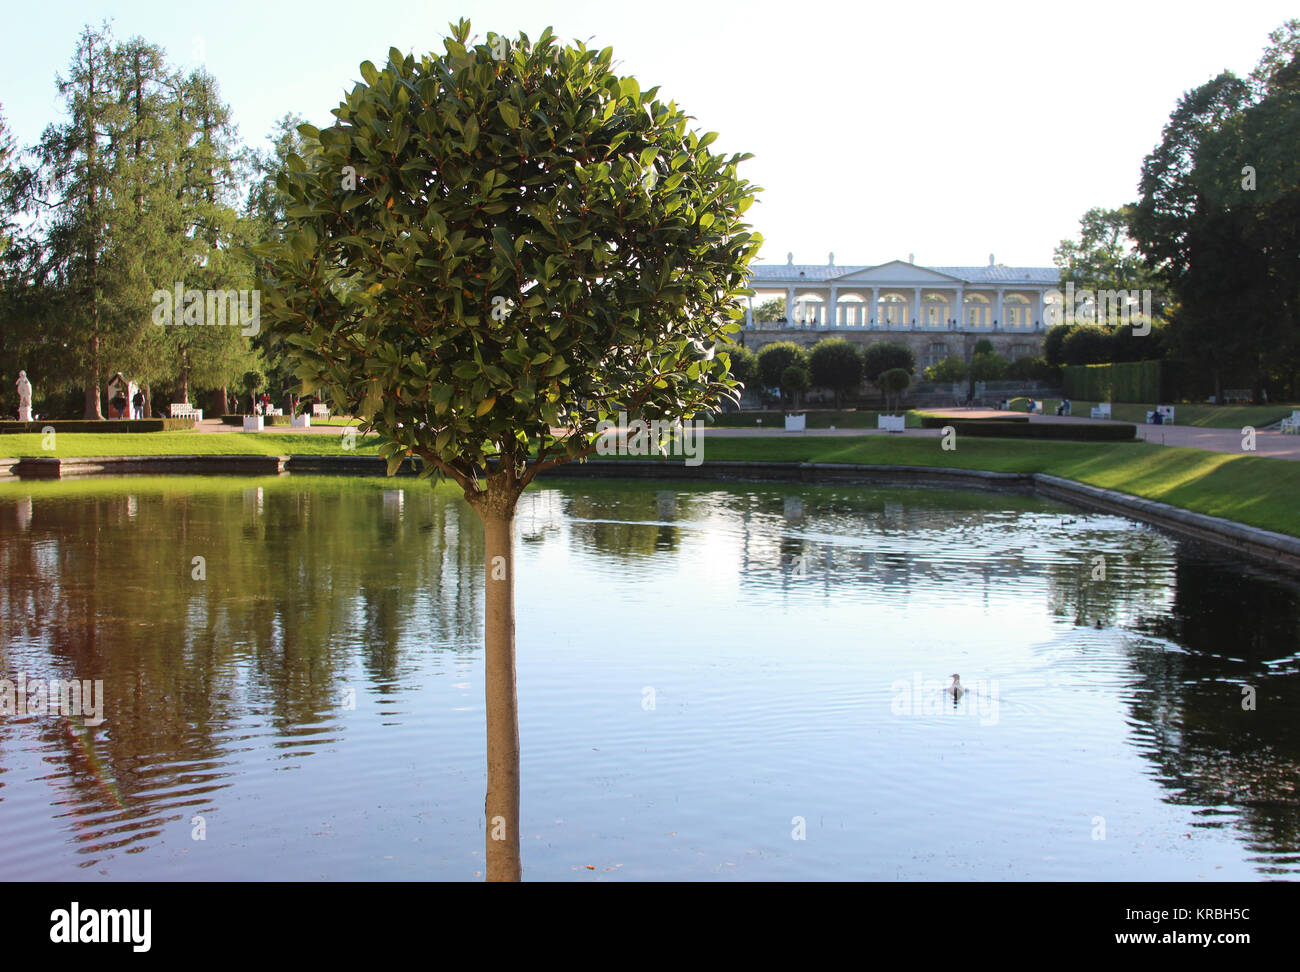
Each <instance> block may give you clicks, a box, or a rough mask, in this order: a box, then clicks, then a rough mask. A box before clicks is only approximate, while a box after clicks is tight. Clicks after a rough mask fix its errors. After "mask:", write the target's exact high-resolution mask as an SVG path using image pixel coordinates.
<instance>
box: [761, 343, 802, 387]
mask: <svg viewBox="0 0 1300 972" xmlns="http://www.w3.org/2000/svg"><path fill="white" fill-rule="evenodd" d="M791 365H799V366H801V367H803V368H807V367H808V352H807V351H805V350H804V349H803V348H801V347H799V345H797V344H795V343H794V342H793V341H774V342H773V343H772V344H766V345H764V346H763V347H762V348H760V349H759V352H758V377H759V380H760V381H761V382H762V383H763V387H764V388H779V389H780V390H781V395H782V396H783V397H784V396H785V395H786V393H788V392H789V390H790V389H788V388H786V387H785V385H784V384H782V381H781V376H782V375H784V374H785V369H787V368H789V367H790V366H791Z"/></svg>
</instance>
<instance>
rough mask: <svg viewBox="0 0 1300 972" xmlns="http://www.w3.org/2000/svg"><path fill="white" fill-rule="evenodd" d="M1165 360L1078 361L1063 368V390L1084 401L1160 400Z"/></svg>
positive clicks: (1066, 393) (1067, 394) (1073, 397)
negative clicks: (1086, 362) (1077, 363)
mask: <svg viewBox="0 0 1300 972" xmlns="http://www.w3.org/2000/svg"><path fill="white" fill-rule="evenodd" d="M1162 365H1163V362H1160V361H1131V362H1125V363H1122V364H1100V365H1077V366H1067V367H1065V368H1062V369H1061V370H1062V372H1063V375H1064V380H1063V384H1064V389H1063V394H1064V395H1065V397H1066V398H1070V399H1079V400H1080V401H1085V402H1159V401H1161V400H1162V398H1163V396H1162V393H1161V392H1162V389H1161V381H1160V379H1161V376H1162V374H1163V369H1162Z"/></svg>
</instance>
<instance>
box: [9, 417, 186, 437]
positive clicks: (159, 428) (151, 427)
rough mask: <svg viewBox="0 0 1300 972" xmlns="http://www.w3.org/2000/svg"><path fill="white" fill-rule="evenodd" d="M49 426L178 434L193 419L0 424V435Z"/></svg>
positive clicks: (67, 420)
mask: <svg viewBox="0 0 1300 972" xmlns="http://www.w3.org/2000/svg"><path fill="white" fill-rule="evenodd" d="M47 425H48V426H51V427H52V428H53V429H54V431H55V432H108V433H117V432H179V431H183V430H185V429H192V428H194V420H193V419H180V418H177V419H174V418H157V419H104V420H101V421H96V420H94V419H52V420H51V421H48V422H46V421H40V422H0V433H5V432H36V433H38V434H39V433H40V432H41V431H42V430H43V429H44V428H45V426H47Z"/></svg>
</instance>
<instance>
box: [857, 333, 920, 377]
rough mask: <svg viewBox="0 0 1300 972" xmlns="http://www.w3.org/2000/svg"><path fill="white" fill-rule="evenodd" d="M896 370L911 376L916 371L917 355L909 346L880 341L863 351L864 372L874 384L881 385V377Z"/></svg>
mask: <svg viewBox="0 0 1300 972" xmlns="http://www.w3.org/2000/svg"><path fill="white" fill-rule="evenodd" d="M895 368H901V369H902V370H903V371H905V372H907V373H908V374H909V375H911V374H912V373H913V372H915V371H916V355H914V354H913V353H912V349H911V348H909V347H908V346H907V345H905V344H898V343H896V342H893V341H880V342H878V343H876V344H872V345H870V346H868V347H866V348H864V349H863V351H862V372H863V374H865V375H866V376H867V379H868V380H869V381H871V382H872V383H873V384H876V385H879V384H880V376H881V375H882V374H884V373H885V372H886V371H891V370H893V369H895Z"/></svg>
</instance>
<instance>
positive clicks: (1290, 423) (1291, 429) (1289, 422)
mask: <svg viewBox="0 0 1300 972" xmlns="http://www.w3.org/2000/svg"><path fill="white" fill-rule="evenodd" d="M1278 431H1279V432H1281V433H1282V434H1283V435H1300V410H1298V411H1294V412H1292V413H1291V414H1290V416H1289V417H1287V418H1284V419H1283V420H1282V424H1281V425H1279V426H1278Z"/></svg>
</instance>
